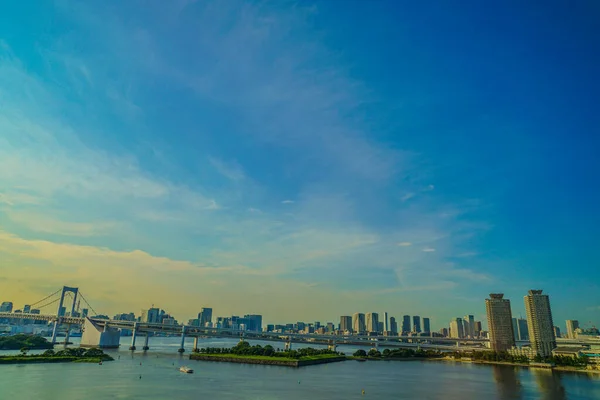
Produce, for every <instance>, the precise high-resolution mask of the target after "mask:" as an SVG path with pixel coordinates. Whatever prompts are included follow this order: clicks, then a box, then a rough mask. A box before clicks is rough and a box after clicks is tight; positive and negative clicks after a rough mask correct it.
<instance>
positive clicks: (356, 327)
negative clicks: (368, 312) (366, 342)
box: [352, 313, 366, 334]
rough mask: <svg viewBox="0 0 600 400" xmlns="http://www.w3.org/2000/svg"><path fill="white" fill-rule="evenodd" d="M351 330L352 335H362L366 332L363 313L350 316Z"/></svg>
mask: <svg viewBox="0 0 600 400" xmlns="http://www.w3.org/2000/svg"><path fill="white" fill-rule="evenodd" d="M352 330H353V331H354V333H358V334H360V333H364V332H365V331H366V327H365V314H363V313H354V314H353V315H352Z"/></svg>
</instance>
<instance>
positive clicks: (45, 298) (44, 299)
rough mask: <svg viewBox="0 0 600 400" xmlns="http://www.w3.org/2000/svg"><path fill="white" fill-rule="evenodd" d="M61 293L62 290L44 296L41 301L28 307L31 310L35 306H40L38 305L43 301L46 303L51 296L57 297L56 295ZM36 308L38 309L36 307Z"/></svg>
mask: <svg viewBox="0 0 600 400" xmlns="http://www.w3.org/2000/svg"><path fill="white" fill-rule="evenodd" d="M61 291H62V289H58V290H57V291H56V292H54V293H52V294H51V295H49V296H46V297H44V298H43V299H41V300H39V301H36V302H35V303H33V304H31V305H30V306H31V308H33V307H34V306H36V305H38V304H40V303H41V302H43V301H46V300H48V299H49V298H50V297H52V296H56V295H57V294H59V293H60V292H61ZM38 308H39V307H38Z"/></svg>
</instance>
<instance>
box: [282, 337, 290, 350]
mask: <svg viewBox="0 0 600 400" xmlns="http://www.w3.org/2000/svg"><path fill="white" fill-rule="evenodd" d="M291 349H292V341H291V340H290V339H289V338H288V340H287V341H286V342H285V346H284V350H285V351H290V350H291Z"/></svg>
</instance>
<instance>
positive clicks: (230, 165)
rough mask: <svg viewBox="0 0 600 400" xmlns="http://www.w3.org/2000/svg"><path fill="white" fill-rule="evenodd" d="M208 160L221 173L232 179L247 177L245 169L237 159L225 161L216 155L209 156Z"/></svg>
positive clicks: (237, 179)
mask: <svg viewBox="0 0 600 400" xmlns="http://www.w3.org/2000/svg"><path fill="white" fill-rule="evenodd" d="M208 160H209V162H210V163H211V165H212V166H213V167H214V168H215V169H216V170H217V171H218V172H219V173H220V174H221V175H223V176H225V177H227V178H229V179H231V180H232V181H239V180H242V179H244V177H245V174H244V170H243V169H242V167H241V166H240V165H239V164H238V163H237V162H236V161H231V162H225V161H223V160H220V159H218V158H216V157H209V158H208Z"/></svg>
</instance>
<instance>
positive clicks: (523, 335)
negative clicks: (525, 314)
mask: <svg viewBox="0 0 600 400" xmlns="http://www.w3.org/2000/svg"><path fill="white" fill-rule="evenodd" d="M517 328H518V330H519V334H518V335H517V336H518V337H519V340H529V329H527V320H526V319H524V318H519V319H518V320H517Z"/></svg>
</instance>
